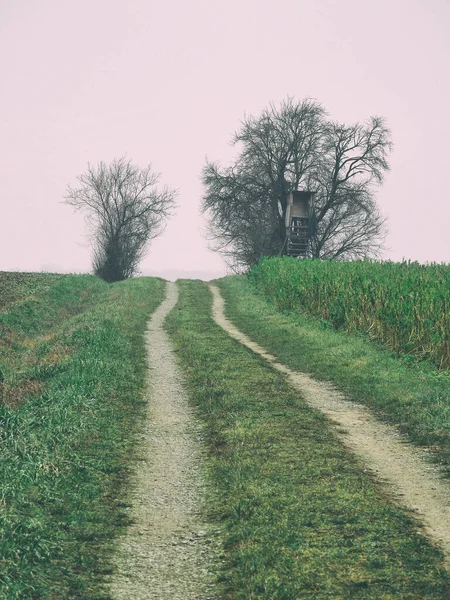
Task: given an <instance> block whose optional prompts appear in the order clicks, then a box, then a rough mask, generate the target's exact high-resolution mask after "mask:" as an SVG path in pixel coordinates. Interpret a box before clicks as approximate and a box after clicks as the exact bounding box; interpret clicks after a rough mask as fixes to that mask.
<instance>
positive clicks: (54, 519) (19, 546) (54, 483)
mask: <svg viewBox="0 0 450 600" xmlns="http://www.w3.org/2000/svg"><path fill="white" fill-rule="evenodd" d="M163 296H164V283H163V281H161V280H156V279H150V278H142V279H133V280H129V281H126V282H121V283H118V284H114V285H107V284H105V283H104V282H102V281H101V280H99V279H97V278H95V277H93V276H82V275H77V276H64V277H62V278H60V279H58V280H57V281H55V282H54V285H52V286H51V287H50V288H49V289H47V290H46V291H45V293H43V294H42V295H39V294H38V295H36V294H34V295H33V298H32V299H31V300H27V301H26V302H24V303H21V302H16V303H14V305H11V310H10V311H9V312H8V310H7V311H6V312H4V313H2V314H1V315H0V316H1V322H0V325H1V331H2V333H3V342H4V343H3V349H4V348H5V345H6V350H7V351H6V353H3V358H2V361H3V362H4V366H3V368H2V371H3V372H4V377H5V381H4V382H3V385H4V386H9V387H8V393H9V394H10V395H11V394H12V392H13V390H14V386H15V385H17V386H20V385H22V383H23V381H27V380H32V381H33V382H37V384H38V387H37V388H36V386H35V391H36V389H37V392H36V393H34V394H31V395H30V394H28V395H27V394H25V395H24V396H23V397H21V401H20V402H19V403H17V404H15V405H14V406H8V405H3V406H1V407H0V443H1V453H0V494H1V495H0V553H1V558H0V560H1V562H0V599H2V600H16V599H23V600H35V599H36V600H37V599H40V600H42V599H52V600H63V599H64V600H66V599H68V598H83V599H85V598H89V600H94V599H98V598H108V595H107V593H106V591H104V587H103V583H104V576H105V575H106V574H107V573H108V571H109V569H110V566H109V555H110V552H111V551H112V543H111V542H112V540H113V538H114V537H115V536H116V535H117V533H118V532H119V531H120V529H121V527H122V526H123V525H124V524H126V522H127V518H128V517H127V512H126V510H125V503H124V498H126V493H125V491H124V488H123V483H124V481H126V479H127V473H128V470H127V467H128V466H129V464H130V460H132V456H133V452H132V449H133V445H134V439H135V437H134V434H135V432H136V430H137V428H138V427H139V417H140V416H141V415H142V414H143V398H142V389H143V386H144V377H145V372H146V355H145V346H144V332H145V326H146V322H147V320H148V318H149V315H150V313H151V312H152V311H153V310H154V309H155V308H156V306H157V305H158V304H159V302H160V301H161V300H162V298H163ZM7 308H8V307H7ZM18 372H19V374H18Z"/></svg>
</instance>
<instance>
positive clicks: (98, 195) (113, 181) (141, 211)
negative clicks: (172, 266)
mask: <svg viewBox="0 0 450 600" xmlns="http://www.w3.org/2000/svg"><path fill="white" fill-rule="evenodd" d="M159 178H160V174H158V173H154V172H153V171H152V168H151V166H150V165H149V166H147V167H145V168H141V167H138V166H136V165H133V164H132V163H131V161H130V160H127V159H126V158H124V157H122V158H119V159H115V160H113V161H112V162H111V163H110V164H106V163H104V162H100V163H99V164H98V165H97V166H95V167H93V166H91V165H88V169H87V171H86V172H85V173H83V174H82V175H79V177H78V181H79V183H80V186H79V187H76V188H72V187H71V186H68V191H67V195H66V196H65V202H66V203H67V204H69V205H70V206H73V207H74V208H75V209H76V210H82V211H84V212H85V216H86V219H87V221H88V223H89V225H90V230H91V240H92V244H93V269H94V273H95V274H96V275H98V276H99V277H101V278H102V279H104V280H105V281H108V282H113V281H121V280H123V279H126V278H128V277H131V276H132V275H134V274H135V273H136V272H137V269H138V267H139V263H140V261H141V260H142V258H143V256H144V255H145V253H146V251H147V249H148V245H149V243H150V241H151V240H152V239H154V238H155V237H157V236H158V235H160V234H161V232H162V231H163V229H164V226H165V222H166V219H167V217H168V216H169V215H170V214H171V211H172V209H173V207H174V202H175V194H176V192H175V191H174V190H171V189H169V188H168V187H167V186H165V187H163V188H162V189H158V187H157V184H158V181H159Z"/></svg>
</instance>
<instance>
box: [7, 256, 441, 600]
mask: <svg viewBox="0 0 450 600" xmlns="http://www.w3.org/2000/svg"><path fill="white" fill-rule="evenodd" d="M358 265H359V266H358ZM371 265H372V267H371ZM335 268H336V269H340V268H342V269H344V270H343V271H342V272H338V271H332V269H335ZM345 268H347V269H349V271H348V272H347V273H344V271H345ZM371 268H373V269H374V270H373V271H370V269H371ZM411 268H414V269H417V271H416V273H418V275H417V276H416V275H414V277H416V279H415V280H414V281H415V282H416V283H411V284H410V283H405V281H404V280H403V283H399V282H394V283H393V280H394V279H395V277H394V275H395V273H394V271H395V269H397V271H396V273H397V274H398V273H399V274H403V275H404V274H405V272H406V271H407V269H408V266H407V265H403V266H401V265H400V266H398V267H395V266H393V265H387V266H386V273H388V271H389V274H387V275H386V277H385V278H384V279H383V277H381V274H382V268H381V265H379V264H378V263H377V264H372V263H352V264H351V265H349V266H347V267H346V266H345V265H344V266H339V267H334V266H330V265H328V263H324V264H322V263H315V262H314V261H311V262H310V263H307V262H304V263H300V262H299V261H294V260H290V259H271V260H267V261H263V262H262V263H260V265H258V267H256V268H255V269H254V270H253V272H252V273H251V274H250V277H246V276H234V277H226V278H224V279H222V280H219V281H218V282H217V285H218V287H219V289H220V292H221V294H222V296H223V297H224V299H225V310H226V315H227V317H228V318H229V319H230V320H231V321H232V322H233V323H234V325H235V326H236V327H238V328H239V329H240V330H241V331H242V332H244V333H245V334H246V335H247V336H249V337H250V338H252V339H253V340H255V341H256V342H258V343H259V344H260V345H261V346H263V347H265V348H267V350H268V351H269V352H271V353H272V354H273V355H274V356H276V357H277V360H278V362H279V363H281V364H285V365H286V366H288V367H289V368H290V369H292V370H295V371H300V372H306V373H308V374H310V375H311V376H312V377H314V378H316V379H317V380H325V381H328V382H332V383H333V384H334V385H335V386H336V388H337V389H339V390H340V391H341V392H343V393H344V394H345V396H346V398H347V399H348V400H350V401H355V402H358V403H360V404H364V405H365V406H367V407H368V408H369V409H370V410H371V411H373V413H374V414H375V415H377V416H378V417H379V418H380V419H381V420H384V421H387V422H390V423H391V424H392V425H394V426H395V427H397V428H398V430H399V432H401V434H403V435H404V436H405V440H408V441H409V442H410V443H411V444H414V445H416V446H417V447H422V448H426V449H427V451H428V454H429V456H430V460H432V461H434V462H435V463H437V464H438V465H439V467H440V468H441V469H442V473H443V475H444V476H448V474H449V473H450V435H449V434H450V408H449V375H448V373H449V372H448V370H447V369H446V368H445V367H446V366H447V365H448V363H447V362H446V360H447V359H446V358H445V356H446V354H445V348H446V346H445V341H446V339H447V338H446V335H447V333H446V331H448V329H447V330H446V323H447V321H446V319H447V316H446V315H447V313H445V315H444V317H442V318H441V319H440V320H438V326H436V328H435V330H433V332H432V336H431V337H428V338H426V335H425V332H426V329H427V327H425V326H423V327H422V329H420V327H421V325H420V323H427V319H428V320H429V321H428V322H429V323H435V314H436V313H435V312H433V311H438V312H439V310H440V308H439V307H441V308H442V307H444V308H445V307H446V304H445V294H444V287H445V285H444V284H443V283H442V282H444V283H445V281H447V280H446V279H445V277H446V276H447V275H446V271H445V269H444V268H443V267H442V269H443V270H439V269H438V268H437V267H436V270H435V273H437V274H438V275H436V280H437V281H438V284H437V285H436V290H438V291H436V292H433V293H432V294H431V292H430V290H429V289H428V288H429V287H430V286H432V283H430V282H431V280H432V277H431V271H421V270H420V269H419V267H417V266H415V265H412V266H411ZM352 269H353V270H352ZM358 269H360V271H358ZM365 269H366V270H367V271H365V272H366V273H367V274H366V275H364V274H363V273H364V270H365ZM377 269H378V271H377V272H378V273H379V274H380V277H379V279H380V280H383V285H382V286H381V287H380V289H381V290H382V291H377V289H378V288H375V287H373V286H375V284H376V280H377V277H376V276H375V272H376V270H377ZM408 276H409V275H408ZM339 278H341V279H342V280H343V283H341V282H340V279H339ZM408 281H410V280H408ZM411 281H412V280H411ZM441 284H442V285H441ZM389 285H390V286H391V287H389V291H386V290H387V289H388V286H389ZM177 286H178V290H179V300H178V304H177V305H176V307H175V308H174V309H173V310H172V312H171V313H170V314H169V315H168V317H167V320H166V325H165V327H166V330H167V332H168V333H169V336H170V339H171V343H172V345H173V348H174V350H175V351H176V352H175V355H176V357H177V361H178V364H179V365H180V367H181V368H182V371H183V373H184V386H185V388H186V391H187V393H188V396H189V398H190V403H191V408H192V410H193V414H195V417H196V419H197V423H198V426H199V427H200V429H201V432H202V433H201V435H200V436H199V438H198V443H199V444H200V452H201V454H202V456H204V460H205V464H206V474H207V477H208V478H209V479H208V482H207V483H208V485H207V489H208V490H209V492H208V497H207V500H206V504H205V507H204V511H205V513H204V515H203V516H202V518H204V519H205V521H206V522H208V523H210V525H211V530H212V531H215V532H217V533H216V534H215V539H214V541H213V545H212V546H213V548H214V553H215V556H216V559H215V561H213V562H212V563H211V562H210V563H208V569H210V570H211V569H212V570H213V572H212V573H210V575H211V576H212V579H213V580H214V581H215V582H216V584H215V586H214V588H213V590H214V591H213V592H211V593H212V596H211V597H217V598H223V599H225V598H227V599H244V598H261V599H263V598H264V599H266V598H267V599H269V598H280V599H285V600H288V599H289V600H290V599H292V600H293V599H296V598H314V599H315V598H318V599H321V598H333V599H334V598H361V599H363V598H364V599H372V598H383V599H388V598H389V599H390V598H396V599H404V598H410V599H419V598H430V599H431V598H433V599H438V598H442V599H444V598H448V597H450V577H449V575H448V571H447V567H446V564H447V565H448V564H449V563H448V557H447V559H446V557H445V556H444V553H443V551H442V549H441V548H440V547H439V545H435V543H434V542H432V541H431V540H430V539H429V538H428V537H427V535H425V534H426V532H425V531H424V529H423V528H422V526H421V522H420V518H418V515H417V514H415V513H414V512H411V511H408V510H405V509H404V508H402V507H401V506H400V505H399V504H398V503H397V502H396V500H395V499H394V498H393V496H392V494H391V493H390V492H389V490H388V489H387V488H386V487H385V486H384V485H383V484H382V483H380V482H379V481H378V479H377V476H376V474H375V473H373V472H371V471H370V470H369V469H366V468H365V465H364V464H363V463H362V462H361V461H360V460H359V459H358V458H356V457H355V456H354V455H353V454H352V452H351V451H350V450H349V449H348V448H347V447H345V446H344V445H343V444H342V442H341V440H340V438H339V435H338V432H336V430H335V428H333V426H332V424H331V423H330V422H329V421H328V420H327V419H326V418H325V417H324V416H323V415H321V414H320V413H319V412H318V411H316V410H314V409H312V408H310V406H309V405H308V404H307V403H306V402H305V401H304V400H303V398H302V394H301V393H300V392H299V391H298V390H295V389H293V388H292V387H291V386H290V384H289V381H288V380H287V378H286V376H285V375H283V373H279V372H276V371H275V370H274V369H273V368H272V367H271V366H270V365H268V364H266V363H265V362H263V361H262V360H261V358H260V357H259V356H257V355H256V354H254V353H253V352H251V351H250V350H249V349H248V348H245V347H244V346H243V345H242V344H240V343H238V342H237V341H236V340H234V339H232V338H231V337H230V336H229V335H228V334H227V333H226V332H225V331H224V330H223V329H221V328H220V327H219V326H218V325H217V324H216V322H215V321H214V319H213V317H212V314H211V310H212V296H211V292H210V290H209V289H208V286H207V285H206V284H205V283H203V282H200V281H182V282H178V284H177ZM283 286H284V287H283ZM333 286H334V287H333ZM358 286H359V288H358ZM364 286H365V287H364ZM371 286H372V287H371ZM383 286H384V287H383ZM396 286H397V287H396ZM408 286H410V287H408ZM358 289H364V290H365V291H364V306H362V305H358V304H357V301H358V300H357V296H358ZM399 289H401V290H403V291H402V292H401V294H403V295H402V297H401V298H400V299H401V300H402V302H403V304H405V307H406V308H405V317H404V319H403V320H401V317H402V313H401V310H400V308H398V307H399V306H401V304H396V300H395V295H398V294H399V292H398V290H399ZM433 289H434V288H433ZM396 290H397V291H396ZM419 292H420V293H422V292H423V293H422V300H421V304H420V306H419V304H418V305H417V306H418V307H419V308H420V307H421V308H420V310H422V309H423V310H422V312H420V310H419V308H417V310H414V309H412V308H411V306H412V305H413V304H414V302H415V300H416V297H417V294H418V293H419ZM414 294H416V296H414ZM427 294H428V296H427ZM164 295H165V282H164V281H162V280H159V279H152V278H136V279H132V280H128V281H126V282H121V283H117V284H106V283H104V282H102V281H101V280H99V279H98V278H95V277H93V276H89V275H46V274H16V273H13V274H11V273H0V370H1V375H2V376H1V382H0V388H1V393H2V404H1V407H0V440H1V445H2V448H1V453H0V463H1V464H0V489H1V497H0V561H1V562H0V599H1V600H3V599H5V600H6V599H8V600H9V599H16V598H17V599H19V598H21V599H22V598H23V599H25V598H26V599H35V598H36V599H37V598H49V599H50V598H51V599H63V598H64V599H65V598H89V599H100V598H102V599H104V600H106V599H107V598H112V597H113V596H111V590H110V587H109V582H110V581H111V578H114V572H115V568H116V567H115V565H116V561H115V560H114V553H115V552H116V548H117V539H118V537H119V536H123V535H124V533H125V532H126V531H127V529H129V527H130V524H131V523H130V515H131V514H132V510H131V507H130V503H131V502H132V500H131V498H132V495H130V485H131V483H130V482H131V481H132V478H131V477H130V474H131V473H133V472H134V471H135V470H136V465H139V464H140V461H141V458H142V455H143V454H144V453H145V451H146V448H143V447H142V444H145V438H146V437H147V438H148V436H145V435H142V434H143V430H142V427H143V426H144V424H145V413H146V402H151V398H150V400H146V397H145V395H144V389H145V377H146V376H148V378H149V380H150V383H151V378H152V372H151V371H149V372H148V371H147V369H146V349H145V338H144V333H145V330H146V324H147V322H148V320H149V318H150V315H151V314H152V313H153V311H154V310H155V309H156V308H157V307H158V306H159V304H160V303H161V302H162V300H163V298H164ZM380 298H381V299H380ZM423 298H428V299H429V300H430V302H429V305H430V306H431V307H433V311H431V310H430V311H429V313H427V312H426V302H425V300H424V299H423ZM431 300H432V301H431ZM391 307H394V308H395V307H396V308H395V310H394V308H392V310H393V312H392V311H391ZM319 308H320V310H319ZM365 308H372V309H374V310H375V313H374V314H373V315H372V316H371V317H369V316H367V318H366V317H365V316H363V310H364V309H365ZM395 311H397V312H395ZM351 315H353V316H354V317H355V316H357V320H356V321H355V322H353V321H352V320H351V318H350V317H351ZM393 315H394V316H395V315H397V317H396V318H394V316H393ZM371 319H372V320H371ZM383 319H384V321H383ZM414 319H415V320H414ZM399 320H400V321H401V326H400V328H398V325H399V323H398V322H397V321H399ZM385 322H386V323H387V324H386V325H385V324H384V323H385ZM352 323H353V324H352ZM409 323H412V324H413V325H412V328H411V330H410V332H409V334H407V333H406V329H407V327H408V326H409V325H408V324H409ZM388 325H389V326H388ZM391 325H392V326H395V327H397V329H396V330H395V333H392V331H394V330H393V329H392V330H391V329H390V326H391ZM336 328H337V329H336ZM381 332H384V334H386V332H388V333H389V332H391V333H389V335H390V336H391V337H390V338H389V339H388V338H383V337H382V336H381ZM424 336H425V337H424ZM433 336H434V337H433ZM405 340H406V342H405ZM433 341H434V342H435V343H436V346H438V347H439V350H433V343H432V342H433ZM145 426H147V425H145ZM147 450H148V449H147ZM149 468H151V467H149ZM159 470H161V469H159ZM161 471H162V472H164V469H162V470H161ZM151 475H152V474H151V473H150V472H149V476H150V477H151ZM155 476H156V475H155ZM155 485H156V484H155ZM145 535H146V536H148V535H151V534H149V533H148V532H146V533H145ZM446 560H447V562H446ZM148 570H149V573H150V575H151V564H149V565H148ZM169 571H170V569H169ZM149 580H151V577H150V579H149ZM149 593H150V592H149Z"/></svg>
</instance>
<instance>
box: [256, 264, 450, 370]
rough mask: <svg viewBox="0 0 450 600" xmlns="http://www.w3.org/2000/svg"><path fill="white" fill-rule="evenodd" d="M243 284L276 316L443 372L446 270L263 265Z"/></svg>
mask: <svg viewBox="0 0 450 600" xmlns="http://www.w3.org/2000/svg"><path fill="white" fill-rule="evenodd" d="M250 280H251V282H252V283H253V284H254V285H255V286H256V287H257V288H258V289H259V290H260V291H262V292H263V293H264V294H265V295H266V296H268V297H269V298H270V299H271V300H273V301H275V302H276V304H277V305H278V307H279V308H281V309H282V310H285V309H289V310H306V311H307V312H309V313H310V314H312V315H314V316H318V317H321V318H323V319H325V320H326V321H327V322H328V323H331V324H332V325H333V326H334V327H337V328H343V329H345V330H346V331H349V332H350V331H355V330H356V331H359V332H362V333H364V334H367V335H368V336H370V337H371V338H373V339H375V340H377V341H380V342H383V343H385V344H387V345H388V346H389V347H390V348H392V350H394V351H395V352H398V353H404V354H411V355H414V356H416V357H419V358H426V359H429V360H431V361H432V362H433V363H434V364H435V365H436V366H437V367H438V368H449V367H450V345H449V343H450V266H449V265H443V264H431V265H420V264H418V263H412V262H402V263H394V262H372V261H355V262H337V261H320V260H308V261H299V260H296V259H293V258H287V257H284V258H264V259H262V260H261V261H260V263H259V264H258V265H256V266H255V267H254V268H253V269H252V271H251V272H250Z"/></svg>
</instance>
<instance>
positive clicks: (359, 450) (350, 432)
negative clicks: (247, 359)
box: [209, 284, 450, 569]
mask: <svg viewBox="0 0 450 600" xmlns="http://www.w3.org/2000/svg"><path fill="white" fill-rule="evenodd" d="M209 287H210V290H211V292H212V294H213V317H214V319H215V321H216V323H217V324H218V325H220V326H221V327H222V328H223V329H224V330H225V331H227V332H228V334H229V335H230V336H231V337H233V338H235V339H236V340H237V341H239V342H240V343H241V344H243V345H245V346H247V347H248V348H250V349H251V350H253V352H255V353H256V354H259V355H261V356H262V357H263V358H265V359H266V360H267V361H268V362H269V363H270V364H271V365H272V367H273V368H275V369H277V370H278V371H281V372H282V373H285V374H286V375H287V376H288V379H289V381H290V383H291V385H292V386H293V387H294V388H296V389H298V390H299V392H300V393H301V396H302V398H303V399H304V400H305V401H306V402H307V403H308V404H309V405H310V406H312V407H313V408H316V409H318V410H320V411H321V412H322V413H324V414H325V415H326V416H327V417H328V418H329V419H330V421H331V422H332V423H333V424H334V425H335V429H336V432H337V434H338V435H339V436H340V438H341V440H342V441H343V443H344V444H345V445H346V446H347V447H348V448H350V449H351V450H352V451H353V452H354V453H355V454H356V455H358V456H359V457H360V458H361V459H362V461H363V463H364V464H365V466H366V468H367V469H368V470H369V471H371V472H372V473H374V474H375V475H376V476H377V478H378V480H379V481H380V482H382V483H384V484H385V486H386V488H387V490H388V492H389V493H390V495H391V497H393V498H394V500H395V501H397V502H398V503H399V504H401V505H402V506H404V507H406V508H407V509H409V510H412V511H414V513H415V514H416V516H417V517H418V519H419V520H420V521H421V522H422V523H423V525H424V532H425V533H426V534H427V535H428V537H429V538H430V539H431V540H432V541H433V542H434V543H436V544H437V545H438V546H440V547H441V548H442V550H443V551H444V555H445V562H446V566H447V568H449V569H450V485H449V483H448V482H447V481H445V480H443V479H442V477H441V474H440V471H439V468H438V467H437V466H436V465H433V464H432V463H431V462H429V461H428V460H427V457H426V453H425V452H424V451H423V450H421V449H420V448H417V447H414V446H412V445H411V444H408V443H407V441H406V440H405V438H404V437H402V436H401V435H400V433H399V432H398V431H397V430H396V429H395V428H394V427H392V426H391V425H388V424H386V423H381V422H380V421H379V420H378V419H376V417H375V416H374V415H373V414H372V413H371V412H370V411H369V410H368V409H367V408H366V407H365V406H362V405H360V404H357V403H355V402H350V401H348V400H346V399H345V398H344V396H343V395H342V394H341V393H340V392H339V391H337V390H336V389H334V388H333V386H332V385H331V384H326V383H324V382H319V381H316V380H314V379H313V378H311V377H310V376H308V375H306V374H305V373H300V372H296V371H293V370H292V369H289V368H288V367H286V366H285V365H283V364H281V363H280V362H278V359H277V357H275V356H273V355H271V354H270V353H269V352H267V350H266V349H264V348H262V347H261V346H259V345H258V344H257V343H255V342H253V341H252V340H251V339H250V338H249V337H247V336H246V335H245V334H244V333H242V332H241V331H239V330H238V329H237V328H236V327H235V326H234V325H233V324H232V323H231V321H229V320H228V319H227V318H226V317H225V314H224V300H223V298H222V297H221V295H220V292H219V289H218V288H217V286H215V285H212V284H211V285H210V286H209Z"/></svg>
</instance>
